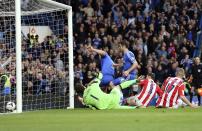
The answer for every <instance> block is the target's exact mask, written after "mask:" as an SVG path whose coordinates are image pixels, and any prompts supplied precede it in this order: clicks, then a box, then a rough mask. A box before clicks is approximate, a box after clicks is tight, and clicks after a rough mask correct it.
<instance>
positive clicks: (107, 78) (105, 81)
mask: <svg viewBox="0 0 202 131" xmlns="http://www.w3.org/2000/svg"><path fill="white" fill-rule="evenodd" d="M113 80H114V77H113V76H112V75H104V74H103V77H102V80H101V83H100V86H101V87H103V86H108V85H109V83H110V82H111V81H113Z"/></svg>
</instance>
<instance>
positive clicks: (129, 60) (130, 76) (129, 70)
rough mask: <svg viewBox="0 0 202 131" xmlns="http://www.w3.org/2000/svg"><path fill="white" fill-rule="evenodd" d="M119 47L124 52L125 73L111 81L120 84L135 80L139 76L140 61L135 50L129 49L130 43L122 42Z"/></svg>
mask: <svg viewBox="0 0 202 131" xmlns="http://www.w3.org/2000/svg"><path fill="white" fill-rule="evenodd" d="M119 49H120V50H121V51H122V52H123V67H122V68H123V73H122V76H121V77H118V78H116V79H115V80H113V81H112V82H110V85H119V84H120V83H122V82H124V81H127V80H134V79H135V78H136V76H137V68H138V63H137V61H136V59H135V55H134V54H133V52H131V51H130V50H128V44H127V43H121V44H120V45H119Z"/></svg>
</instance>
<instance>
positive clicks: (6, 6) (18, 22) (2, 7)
mask: <svg viewBox="0 0 202 131" xmlns="http://www.w3.org/2000/svg"><path fill="white" fill-rule="evenodd" d="M72 39H73V38H72V9H71V7H70V6H68V5H63V4H61V3H57V2H54V1H51V0H0V113H5V112H8V109H7V103H8V102H13V103H15V104H16V109H15V110H16V111H17V112H22V111H30V110H39V109H61V108H68V107H70V108H73V107H74V96H73V91H74V90H73V88H74V87H73V46H72Z"/></svg>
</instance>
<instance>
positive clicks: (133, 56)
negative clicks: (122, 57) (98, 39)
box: [127, 52, 137, 64]
mask: <svg viewBox="0 0 202 131" xmlns="http://www.w3.org/2000/svg"><path fill="white" fill-rule="evenodd" d="M127 58H128V60H129V61H130V62H131V63H133V64H134V63H137V62H136V59H135V55H134V54H133V53H132V52H127Z"/></svg>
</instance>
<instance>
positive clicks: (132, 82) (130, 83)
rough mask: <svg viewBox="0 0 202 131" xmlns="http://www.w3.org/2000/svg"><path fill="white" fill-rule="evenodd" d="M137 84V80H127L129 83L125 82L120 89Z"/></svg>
mask: <svg viewBox="0 0 202 131" xmlns="http://www.w3.org/2000/svg"><path fill="white" fill-rule="evenodd" d="M135 83H137V80H136V79H135V80H129V81H125V82H123V83H121V84H120V87H121V89H125V88H127V87H129V86H131V85H133V84H135Z"/></svg>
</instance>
